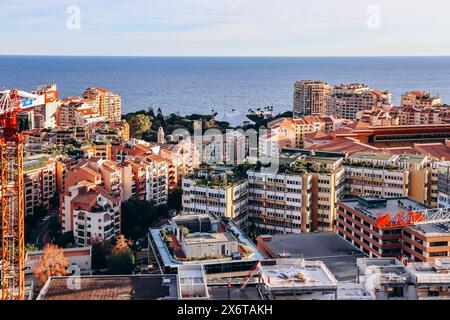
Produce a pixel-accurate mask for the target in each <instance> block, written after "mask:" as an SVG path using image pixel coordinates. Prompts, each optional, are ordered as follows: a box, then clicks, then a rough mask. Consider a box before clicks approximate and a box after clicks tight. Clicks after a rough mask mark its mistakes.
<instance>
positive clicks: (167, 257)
mask: <svg viewBox="0 0 450 320" xmlns="http://www.w3.org/2000/svg"><path fill="white" fill-rule="evenodd" d="M228 226H229V227H230V230H232V231H233V233H234V235H235V236H236V237H237V239H238V240H239V241H240V242H242V244H245V245H246V246H248V247H250V249H251V250H252V252H253V253H252V254H250V255H249V256H247V257H242V259H241V260H233V259H232V258H231V257H226V258H220V259H209V260H192V261H181V260H176V259H174V258H173V257H172V256H171V254H170V253H169V251H168V249H167V246H166V244H165V243H164V240H163V239H162V237H161V233H160V231H161V228H159V229H156V228H151V229H150V236H151V237H152V239H153V241H154V243H155V245H156V248H155V249H156V250H158V253H159V256H160V257H161V259H162V262H163V264H164V266H168V267H177V266H179V265H180V264H203V265H207V264H218V263H240V262H247V261H255V262H256V261H260V260H263V259H264V256H263V255H262V253H261V252H260V251H259V250H258V248H257V247H256V245H255V244H254V243H253V242H252V241H251V240H250V239H248V238H247V237H246V235H245V234H244V233H243V232H242V231H241V230H240V229H239V228H238V227H237V226H236V225H235V224H234V222H232V221H229V222H228Z"/></svg>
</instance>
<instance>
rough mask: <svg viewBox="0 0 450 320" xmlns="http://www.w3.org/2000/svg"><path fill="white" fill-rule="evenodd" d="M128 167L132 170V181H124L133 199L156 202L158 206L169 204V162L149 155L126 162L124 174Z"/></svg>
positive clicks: (123, 167) (123, 164)
mask: <svg viewBox="0 0 450 320" xmlns="http://www.w3.org/2000/svg"><path fill="white" fill-rule="evenodd" d="M127 166H129V167H130V168H131V174H132V179H126V180H124V183H126V185H124V189H126V190H131V197H133V198H135V199H139V200H147V201H154V202H155V203H156V204H157V205H160V204H165V203H167V199H168V174H169V167H168V163H167V161H165V160H164V159H163V158H161V157H159V156H156V155H148V156H146V157H134V158H131V159H127V160H125V161H124V162H123V163H122V165H121V167H122V172H125V171H124V170H126V169H125V168H126V167H127ZM127 193H128V192H127Z"/></svg>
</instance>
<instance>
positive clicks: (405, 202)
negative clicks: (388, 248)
mask: <svg viewBox="0 0 450 320" xmlns="http://www.w3.org/2000/svg"><path fill="white" fill-rule="evenodd" d="M361 200H363V201H364V200H369V201H370V200H380V201H381V200H385V202H386V206H384V205H383V206H379V207H374V208H370V207H367V206H364V205H363V204H362V202H361ZM340 202H341V203H342V204H344V205H345V206H347V207H349V208H350V209H352V210H354V211H356V212H359V213H361V214H363V215H365V216H367V217H369V218H371V219H373V220H376V219H377V218H378V215H379V214H380V213H381V214H386V213H389V215H390V216H391V217H394V216H395V215H397V213H398V212H399V211H409V209H410V207H411V209H412V210H414V211H422V210H427V209H429V208H430V207H428V206H426V205H424V204H422V203H420V202H418V201H416V200H414V199H412V198H409V197H399V198H369V197H365V198H347V199H342V200H340Z"/></svg>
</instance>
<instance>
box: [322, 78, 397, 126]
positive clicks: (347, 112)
mask: <svg viewBox="0 0 450 320" xmlns="http://www.w3.org/2000/svg"><path fill="white" fill-rule="evenodd" d="M391 103H392V97H391V94H390V93H389V92H388V91H379V90H373V89H370V88H369V87H368V86H367V85H365V84H360V83H352V84H341V85H339V86H336V87H334V89H333V92H332V94H331V96H330V97H329V99H328V107H327V110H328V113H329V114H332V115H335V116H338V117H341V118H346V119H356V115H357V113H358V112H359V111H361V110H364V109H369V108H372V107H375V106H378V107H383V106H386V107H389V106H391Z"/></svg>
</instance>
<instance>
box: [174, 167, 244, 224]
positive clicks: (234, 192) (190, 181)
mask: <svg viewBox="0 0 450 320" xmlns="http://www.w3.org/2000/svg"><path fill="white" fill-rule="evenodd" d="M237 170H238V169H234V168H232V167H220V166H218V167H215V168H206V167H205V168H202V169H200V170H199V171H197V172H195V173H193V174H191V175H189V176H187V177H185V178H183V180H182V190H183V197H182V205H183V209H182V210H183V214H212V215H214V216H216V217H228V218H231V219H233V220H234V221H235V222H236V223H237V224H238V225H239V226H243V227H245V224H246V222H247V221H246V219H247V205H248V197H247V180H246V177H245V172H238V171H237Z"/></svg>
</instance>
